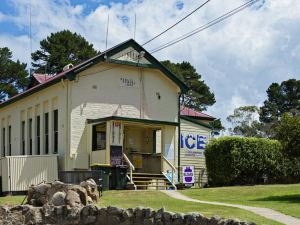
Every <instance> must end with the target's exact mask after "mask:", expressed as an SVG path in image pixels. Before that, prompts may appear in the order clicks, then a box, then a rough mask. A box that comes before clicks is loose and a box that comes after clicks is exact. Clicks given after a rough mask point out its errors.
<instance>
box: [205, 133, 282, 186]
mask: <svg viewBox="0 0 300 225" xmlns="http://www.w3.org/2000/svg"><path fill="white" fill-rule="evenodd" d="M205 159H206V166H207V172H208V178H209V185H211V186H224V185H243V184H257V183H262V182H263V180H264V178H268V179H270V180H277V179H278V177H280V176H281V174H280V173H281V172H280V169H282V168H281V163H280V160H281V159H282V146H281V144H280V142H278V141H276V140H268V139H263V138H242V137H223V138H219V139H215V140H212V141H211V142H210V143H209V144H208V145H207V147H206V150H205Z"/></svg>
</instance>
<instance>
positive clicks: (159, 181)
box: [134, 180, 171, 183]
mask: <svg viewBox="0 0 300 225" xmlns="http://www.w3.org/2000/svg"><path fill="white" fill-rule="evenodd" d="M162 182H165V183H171V182H170V181H167V180H134V183H162Z"/></svg>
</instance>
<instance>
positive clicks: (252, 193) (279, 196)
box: [180, 184, 300, 218]
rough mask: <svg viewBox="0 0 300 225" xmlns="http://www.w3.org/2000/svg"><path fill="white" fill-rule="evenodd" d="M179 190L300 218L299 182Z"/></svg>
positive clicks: (187, 193)
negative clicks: (269, 209)
mask: <svg viewBox="0 0 300 225" xmlns="http://www.w3.org/2000/svg"><path fill="white" fill-rule="evenodd" d="M180 192H181V193H182V194H184V195H187V196H189V197H191V198H195V199H199V200H206V201H218V202H225V203H235V204H241V205H249V206H259V207H266V208H271V209H274V210H277V211H279V212H282V213H284V214H287V215H290V216H294V217H297V218H300V184H290V185H257V186H242V187H220V188H204V189H190V190H183V191H180Z"/></svg>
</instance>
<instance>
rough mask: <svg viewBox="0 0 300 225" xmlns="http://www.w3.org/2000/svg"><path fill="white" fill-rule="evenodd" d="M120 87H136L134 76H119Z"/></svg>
mask: <svg viewBox="0 0 300 225" xmlns="http://www.w3.org/2000/svg"><path fill="white" fill-rule="evenodd" d="M120 86H121V87H138V82H137V80H136V79H134V78H129V77H121V78H120Z"/></svg>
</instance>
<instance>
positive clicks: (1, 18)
mask: <svg viewBox="0 0 300 225" xmlns="http://www.w3.org/2000/svg"><path fill="white" fill-rule="evenodd" d="M3 20H4V14H3V13H1V12H0V22H2V21H3Z"/></svg>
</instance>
